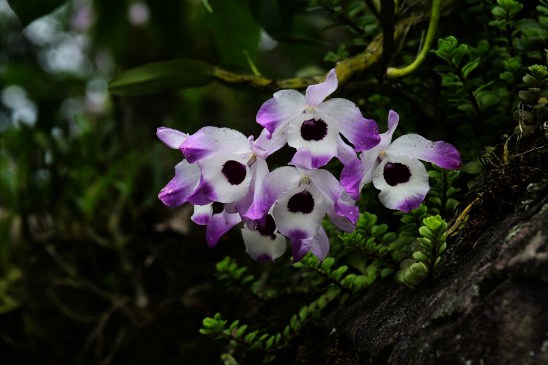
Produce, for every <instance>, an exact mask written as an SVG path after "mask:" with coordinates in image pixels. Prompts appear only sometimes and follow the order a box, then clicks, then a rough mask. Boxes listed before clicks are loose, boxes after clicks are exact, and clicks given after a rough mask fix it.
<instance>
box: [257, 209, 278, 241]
mask: <svg viewBox="0 0 548 365" xmlns="http://www.w3.org/2000/svg"><path fill="white" fill-rule="evenodd" d="M275 230H276V223H275V222H274V218H272V216H271V215H270V214H268V215H267V216H266V217H265V219H264V220H262V221H260V222H258V223H257V231H258V232H259V233H260V234H261V235H262V236H264V237H270V238H272V239H273V240H275V239H276V234H274V231H275Z"/></svg>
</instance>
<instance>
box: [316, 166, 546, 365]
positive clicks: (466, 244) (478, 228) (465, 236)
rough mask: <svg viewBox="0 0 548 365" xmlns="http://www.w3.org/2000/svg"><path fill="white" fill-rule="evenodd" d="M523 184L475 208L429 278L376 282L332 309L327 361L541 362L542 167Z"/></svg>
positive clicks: (543, 308) (543, 327)
mask: <svg viewBox="0 0 548 365" xmlns="http://www.w3.org/2000/svg"><path fill="white" fill-rule="evenodd" d="M543 159H544V158H541V160H540V161H539V160H538V159H535V160H534V161H536V162H534V161H533V163H539V162H540V165H536V167H537V168H538V167H539V166H540V169H541V171H542V169H543V166H545V163H543V162H542V160H543ZM526 166H527V165H522V167H525V168H528V167H526ZM494 173H495V174H496V173H497V172H496V171H494ZM498 173H499V175H501V174H500V172H498ZM522 183H525V185H523V186H520V189H519V191H520V193H519V194H517V197H518V198H517V200H516V201H513V202H510V203H511V204H509V205H508V204H506V208H504V206H505V205H504V204H502V205H497V198H496V197H495V198H493V197H492V196H491V197H487V196H486V200H487V199H490V202H485V201H484V203H483V206H480V207H478V209H477V210H476V212H473V211H472V213H471V214H470V221H469V224H468V227H466V228H465V229H463V230H462V231H461V232H460V233H459V234H458V236H457V237H456V238H455V239H453V240H450V241H449V245H450V246H449V247H450V249H449V251H448V252H447V258H448V260H447V263H446V264H445V266H444V268H443V269H442V273H441V274H440V275H439V276H438V277H437V278H435V280H433V281H431V282H429V283H425V284H423V285H422V286H420V287H419V288H417V289H415V290H412V289H408V288H403V287H398V286H397V285H395V284H394V285H392V286H389V287H387V285H384V284H385V283H383V285H379V286H378V287H377V288H375V289H373V290H372V291H370V292H368V293H367V294H366V295H365V296H364V297H363V298H361V299H360V300H359V301H357V302H355V303H353V304H352V305H351V306H349V307H348V308H347V309H345V310H343V311H341V312H338V313H335V314H334V315H332V316H331V317H330V318H329V320H328V325H329V326H330V327H331V328H332V330H331V334H330V335H329V337H328V338H327V339H326V343H325V346H324V348H325V350H324V355H323V358H324V360H325V363H326V364H384V363H389V364H421V365H422V364H467V365H472V364H548V244H547V240H546V236H547V235H548V199H547V198H546V174H545V173H542V172H541V173H540V175H539V174H537V175H536V177H535V178H534V179H533V182H532V181H531V180H529V181H522ZM501 189H502V190H499V191H498V193H503V192H504V189H506V195H508V193H516V192H512V191H511V189H512V187H511V184H508V185H505V184H501ZM488 193H494V194H497V192H492V191H484V194H488ZM506 203H509V202H506ZM482 219H483V220H484V221H485V222H483V223H482V222H481V221H480V220H482Z"/></svg>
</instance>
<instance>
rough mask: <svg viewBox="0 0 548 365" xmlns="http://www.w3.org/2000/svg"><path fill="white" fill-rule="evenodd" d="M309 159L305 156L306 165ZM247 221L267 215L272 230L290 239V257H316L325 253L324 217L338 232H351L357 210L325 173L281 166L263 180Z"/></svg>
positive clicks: (332, 177)
mask: <svg viewBox="0 0 548 365" xmlns="http://www.w3.org/2000/svg"><path fill="white" fill-rule="evenodd" d="M311 159H312V157H311V156H309V157H308V161H309V164H310V161H311ZM254 204H255V209H254V211H253V213H254V214H250V215H249V217H250V219H261V218H262V217H264V216H265V215H266V214H271V215H272V217H273V220H274V224H275V227H276V230H277V231H278V232H280V233H281V234H283V235H284V236H286V237H288V238H289V239H290V240H291V244H292V249H293V257H294V259H295V260H299V259H301V258H302V257H303V256H304V254H306V252H308V251H312V252H313V253H314V254H315V255H316V256H318V257H319V258H323V257H325V255H327V252H328V251H329V242H328V240H327V239H326V235H325V231H323V228H321V221H322V219H323V217H324V216H325V215H326V214H327V215H328V216H329V218H330V219H331V221H332V222H333V223H334V224H335V225H336V226H337V227H339V228H340V229H341V230H343V231H346V232H351V231H353V230H354V227H355V224H356V221H357V219H358V214H359V212H358V207H357V206H355V202H354V201H353V200H352V199H351V198H350V197H349V196H348V194H347V193H346V192H345V191H344V189H343V188H342V187H341V185H340V184H339V182H338V181H337V179H336V178H335V177H334V176H333V175H332V174H331V173H330V172H328V171H326V170H322V169H308V168H303V167H296V166H284V167H280V168H278V169H276V170H274V171H272V172H270V173H269V174H268V175H267V176H266V177H265V180H264V186H263V191H262V196H260V194H259V196H257V200H256V201H255V202H254Z"/></svg>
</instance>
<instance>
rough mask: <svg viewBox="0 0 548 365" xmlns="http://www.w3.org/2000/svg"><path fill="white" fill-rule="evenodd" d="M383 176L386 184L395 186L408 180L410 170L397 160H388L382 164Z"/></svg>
mask: <svg viewBox="0 0 548 365" xmlns="http://www.w3.org/2000/svg"><path fill="white" fill-rule="evenodd" d="M383 176H384V179H385V180H386V182H387V183H388V185H390V186H396V185H398V184H403V183H406V182H408V181H409V179H410V178H411V171H409V167H408V166H406V165H404V164H402V163H399V162H395V163H393V162H388V163H387V164H386V165H384V170H383Z"/></svg>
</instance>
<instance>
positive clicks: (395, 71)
mask: <svg viewBox="0 0 548 365" xmlns="http://www.w3.org/2000/svg"><path fill="white" fill-rule="evenodd" d="M440 8H441V0H432V14H431V15H430V23H429V24H428V31H427V32H426V39H425V41H424V45H423V47H422V49H421V51H420V53H419V55H418V56H417V58H415V60H414V61H413V62H412V63H411V64H410V65H408V66H406V67H403V68H395V67H390V68H388V70H387V71H386V77H388V78H389V79H395V78H398V77H403V76H406V75H409V74H410V73H413V72H414V71H415V70H416V69H417V68H418V67H419V66H420V65H421V63H422V62H423V61H424V59H425V58H426V55H427V54H428V52H429V51H430V47H431V46H432V43H433V41H434V37H435V35H436V31H437V29H438V23H439V20H440Z"/></svg>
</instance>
